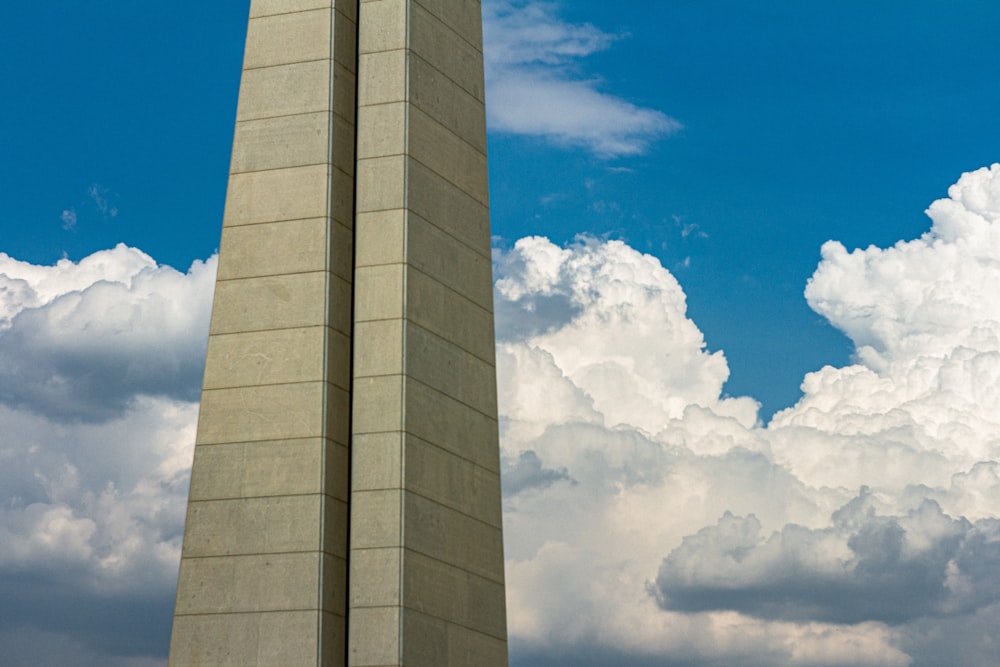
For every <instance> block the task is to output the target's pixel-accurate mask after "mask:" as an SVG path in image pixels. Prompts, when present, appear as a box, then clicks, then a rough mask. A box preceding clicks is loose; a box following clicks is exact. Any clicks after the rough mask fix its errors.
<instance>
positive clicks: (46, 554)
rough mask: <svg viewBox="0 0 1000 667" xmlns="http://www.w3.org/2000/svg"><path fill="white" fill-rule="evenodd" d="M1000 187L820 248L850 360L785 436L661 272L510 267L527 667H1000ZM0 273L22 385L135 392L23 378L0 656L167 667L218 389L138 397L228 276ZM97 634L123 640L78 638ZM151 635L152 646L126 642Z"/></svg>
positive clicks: (511, 518)
mask: <svg viewBox="0 0 1000 667" xmlns="http://www.w3.org/2000/svg"><path fill="white" fill-rule="evenodd" d="M566 48H570V47H566ZM573 48H577V47H573ZM581 48H582V47H581ZM588 48H589V47H588ZM998 183H1000V166H995V167H992V168H990V169H983V170H979V171H977V172H973V173H970V174H966V175H965V176H963V177H962V178H961V179H960V180H959V182H958V184H956V186H955V187H953V188H952V189H951V190H950V192H949V195H950V196H949V198H948V199H944V200H941V201H939V202H936V203H934V204H933V205H932V206H931V207H930V209H929V214H930V216H931V219H932V226H931V229H930V230H929V231H928V233H927V234H925V235H924V236H923V237H921V238H920V239H916V240H913V241H906V242H901V243H898V244H896V245H895V246H893V247H891V248H867V249H862V250H855V251H851V252H848V251H847V250H846V249H844V248H842V247H841V246H838V245H836V244H828V245H827V246H825V249H824V255H823V260H822V262H821V263H820V265H819V267H818V268H817V271H816V273H815V275H814V276H813V278H812V279H811V281H810V283H809V285H808V287H807V298H808V300H809V303H810V304H812V305H813V307H814V308H815V309H816V310H817V311H818V312H820V313H822V314H823V315H825V316H827V317H828V318H829V319H830V321H831V322H833V323H834V324H835V325H836V326H838V327H841V328H842V329H843V330H844V331H845V332H846V333H847V334H848V335H850V336H851V337H852V339H853V340H854V341H855V343H856V346H857V354H856V359H855V361H854V363H852V364H851V365H849V366H846V367H843V368H833V367H828V368H824V369H821V370H819V371H817V372H815V373H812V374H810V375H808V376H807V377H806V378H805V380H804V382H803V385H802V388H803V396H802V399H801V400H800V401H799V402H798V403H797V404H796V405H795V406H792V407H791V408H789V409H787V410H785V411H782V412H780V413H778V414H777V415H776V416H775V417H774V418H773V419H772V421H771V422H770V423H769V424H767V425H764V424H761V423H760V422H759V420H758V415H757V405H756V403H755V402H754V401H753V400H752V399H751V398H747V397H727V396H724V395H723V394H722V386H723V384H724V382H725V381H726V379H727V377H728V372H729V370H728V365H727V363H726V359H725V356H724V355H723V353H722V352H721V351H715V350H712V349H710V347H709V346H708V345H707V344H706V341H705V339H704V336H703V335H702V334H701V332H700V330H699V329H698V327H697V325H696V324H695V323H694V322H692V321H691V320H690V319H689V318H688V316H687V306H686V298H685V295H684V292H683V290H682V289H681V287H680V285H679V284H678V283H677V281H676V279H675V278H674V277H673V276H672V275H671V274H670V273H669V272H668V271H667V270H665V269H664V268H663V267H662V266H661V265H660V263H659V262H658V261H657V260H656V259H655V258H653V257H650V256H648V255H643V254H642V253H640V252H638V251H636V250H634V249H632V248H630V247H628V246H627V245H625V244H624V243H621V242H616V241H599V240H596V239H590V238H581V239H578V240H577V241H576V242H574V243H572V244H570V245H569V246H567V247H559V246H556V245H554V244H552V243H550V242H549V241H547V240H545V239H542V238H526V239H521V240H520V241H518V242H517V243H515V245H514V246H513V247H512V248H510V249H508V250H498V251H497V252H496V256H495V262H496V275H497V283H496V303H497V313H498V318H499V321H498V326H497V331H498V336H499V339H498V348H497V349H498V354H497V364H498V366H497V367H498V374H499V378H500V384H499V407H500V424H501V441H502V447H503V451H502V456H503V462H504V472H505V479H504V490H505V498H504V511H505V528H506V533H505V547H506V550H507V554H506V556H507V586H508V614H509V630H510V636H511V643H512V644H511V645H512V651H513V653H512V654H513V655H515V656H520V657H519V658H518V660H520V661H521V663H520V664H523V665H534V664H539V665H540V664H546V665H562V664H575V665H600V664H612V663H619V664H635V665H637V666H638V665H653V664H656V665H726V664H740V665H762V666H763V665H767V666H771V667H773V666H778V665H796V666H799V665H830V666H832V665H838V666H843V665H872V666H875V665H879V666H884V665H898V666H901V667H902V666H906V665H911V666H921V665H924V666H928V667H929V666H933V665H939V664H947V663H955V664H963V665H973V666H983V667H986V666H987V665H993V664H994V662H995V656H996V645H995V641H994V640H993V639H992V637H993V634H994V628H995V627H996V625H997V623H1000V587H998V585H997V583H996V582H998V581H1000V516H998V511H997V508H998V507H1000V424H998V419H1000V417H998V416H997V415H1000V410H998V408H1000V406H998V405H997V400H998V399H997V389H996V387H997V382H996V380H997V378H998V377H1000V343H998V341H1000V303H998V301H997V299H998V297H997V295H996V293H995V292H993V291H991V289H990V286H991V285H994V284H997V281H998V279H1000V275H998V272H1000V261H997V260H1000V245H998V244H997V238H998V231H997V230H998V229H1000V188H998V185H997V184H998ZM0 267H2V270H0V274H2V275H3V278H2V280H3V282H2V288H0V356H2V357H3V359H4V360H5V365H6V364H11V366H10V367H11V368H15V369H17V368H20V367H19V366H18V365H17V364H18V360H17V359H16V358H15V357H18V356H31V355H34V357H33V358H35V359H37V360H39V363H40V364H42V368H43V369H45V373H48V375H49V377H50V378H52V377H56V376H59V377H65V378H66V379H67V380H72V379H75V378H77V377H81V378H83V379H82V380H81V386H85V387H88V386H92V387H102V386H105V385H102V384H100V383H96V384H93V385H88V384H87V382H90V381H91V380H88V379H87V378H88V375H87V374H88V372H89V370H88V369H89V368H90V367H88V365H87V363H85V362H86V355H85V354H83V353H82V352H81V353H77V352H75V350H76V349H77V348H74V347H73V345H77V346H78V347H79V349H84V347H85V346H84V343H86V345H90V346H91V347H92V348H93V349H95V350H97V358H106V359H107V360H108V361H107V364H106V365H107V367H108V368H110V369H111V371H110V372H111V373H112V374H113V375H115V377H117V378H118V382H120V383H124V384H125V389H122V390H120V392H119V393H118V394H116V393H114V390H113V389H107V391H109V392H110V393H109V396H110V398H109V403H108V405H109V406H110V407H109V408H107V409H106V411H105V413H104V414H103V415H102V416H101V417H100V418H99V419H91V420H89V421H88V420H82V419H79V418H78V417H74V413H73V409H81V410H82V409H83V408H73V409H69V408H66V407H65V406H66V405H67V404H68V405H70V406H71V407H72V406H74V405H75V404H74V403H73V401H72V400H70V399H73V400H76V401H81V402H85V401H87V400H91V399H89V398H88V397H86V396H83V397H80V396H77V395H76V394H74V393H72V392H71V391H68V390H67V392H64V393H63V394H59V393H58V392H50V393H45V392H44V391H41V390H40V389H38V388H37V387H42V388H44V387H46V385H45V382H44V381H43V380H44V373H38V374H37V375H34V376H33V375H31V374H30V373H27V371H24V370H21V371H18V372H20V373H21V374H22V375H20V376H18V377H24V378H27V380H28V384H29V387H30V385H31V383H32V382H34V384H35V385H36V388H35V389H31V390H30V391H28V390H21V389H12V388H11V385H10V384H9V381H8V380H6V378H9V377H12V376H11V373H12V371H10V370H8V369H5V370H3V371H2V372H3V373H6V374H7V375H6V376H5V382H4V384H3V385H2V386H3V391H4V392H6V393H5V394H4V395H3V400H2V401H0V422H2V423H3V424H4V430H3V432H2V433H0V462H2V465H0V489H3V497H2V498H0V500H2V503H0V507H2V509H0V596H2V597H3V599H4V600H5V604H4V606H3V610H0V640H3V639H4V638H6V637H11V636H13V635H14V634H15V633H16V634H18V636H20V637H29V636H44V637H46V638H47V640H46V641H50V640H51V641H50V643H51V646H52V650H53V651H55V653H53V654H52V655H56V654H57V653H58V651H57V649H58V647H60V646H62V647H78V646H80V645H85V646H84V649H85V650H86V651H89V653H86V655H92V656H98V657H94V659H93V662H94V663H95V664H98V663H100V660H101V658H100V657H99V656H105V657H106V658H107V659H106V661H105V663H102V664H117V663H114V662H113V660H112V659H115V660H119V659H120V660H126V658H123V657H122V656H126V657H127V656H133V657H129V658H127V660H128V662H121V664H130V665H132V664H134V665H139V664H143V663H142V662H140V661H148V660H150V659H154V660H155V657H156V656H157V655H160V656H162V654H163V652H164V650H165V646H164V641H165V633H166V629H167V628H168V627H169V616H170V608H171V604H172V597H173V577H174V575H175V573H176V562H177V558H178V555H179V545H180V534H181V522H182V517H183V508H184V489H185V488H186V484H187V475H188V466H189V462H190V448H191V443H192V442H193V429H194V420H195V413H196V405H195V403H193V402H192V401H190V400H188V397H190V396H192V395H193V394H194V393H196V391H197V380H196V379H194V380H192V379H191V378H190V374H184V373H180V372H177V374H175V375H174V381H173V384H172V385H170V388H163V386H161V385H160V384H156V383H155V382H153V381H152V380H149V379H148V375H149V372H148V371H144V370H143V369H145V368H146V366H143V365H142V364H144V363H149V362H148V361H145V360H144V361H143V362H142V363H140V364H139V365H138V369H139V370H137V371H135V372H128V371H127V370H123V369H129V368H130V366H129V364H130V363H132V361H134V357H135V356H141V355H149V354H150V351H151V350H159V349H164V350H166V349H167V348H170V349H171V350H172V352H168V353H167V354H166V355H165V358H170V355H171V354H176V355H180V356H184V355H185V354H189V352H183V350H187V349H189V347H190V345H191V343H190V340H189V339H188V338H187V337H185V336H182V335H180V334H177V333H176V332H175V331H174V330H173V329H171V327H170V326H167V325H163V326H149V325H148V323H149V322H152V323H160V324H163V323H164V320H165V319H170V318H181V319H183V318H188V319H187V320H185V321H186V322H188V324H189V326H191V327H199V326H200V327H202V330H201V331H200V332H199V335H200V336H201V337H202V338H203V337H204V327H205V326H206V323H207V317H208V302H209V299H210V293H211V287H210V285H211V277H210V273H211V271H212V268H213V267H214V263H213V262H211V261H210V262H208V263H205V264H204V265H202V264H196V265H195V267H192V269H191V270H190V271H188V272H187V273H185V274H181V273H179V272H176V271H173V270H168V269H167V268H166V267H159V266H157V265H156V264H155V262H153V261H152V260H151V259H150V258H148V257H147V256H145V255H143V254H142V253H139V252H138V251H134V250H129V249H125V248H121V247H120V248H116V249H114V250H113V251H108V252H106V253H98V254H97V255H95V256H93V257H91V258H87V259H85V260H83V261H81V262H79V263H78V264H72V263H63V264H60V265H57V266H56V267H38V266H32V265H29V264H24V263H20V262H17V261H15V260H13V259H11V258H9V257H6V256H0ZM897 288H898V289H897ZM112 303H114V304H116V305H114V306H112ZM180 304H184V308H182V307H181V305H180ZM115 308H119V309H120V310H115ZM185 308H186V309H187V310H185ZM189 311H198V312H197V313H194V314H192V313H191V312H189ZM126 324H127V326H126ZM94 331H96V332H103V335H100V336H98V335H96V334H93V332H94ZM28 332H34V337H35V338H36V340H37V342H35V343H32V342H31V341H29V333H28ZM109 336H110V337H112V338H113V337H114V336H121V338H113V340H112V341H111V342H109V341H107V340H106V338H107V337H109ZM77 339H79V340H80V341H83V342H82V343H81V342H77ZM32 345H34V346H35V347H32ZM46 346H47V347H46ZM102 346H103V347H102ZM107 347H113V348H114V351H116V352H117V358H118V360H117V361H115V360H113V359H112V358H111V357H114V356H115V355H114V354H112V352H105V351H104V350H105V348H107ZM66 350H70V352H73V354H77V356H76V357H73V356H72V354H69V353H68V352H66ZM178 350H181V351H178ZM102 354H104V355H105V357H101V355H102ZM199 354H200V348H199ZM46 355H49V356H50V357H51V360H45V357H46ZM67 358H69V359H71V360H72V359H75V360H76V361H75V362H74V363H69V362H67V361H66V359H67ZM129 360H132V361H129ZM155 363H159V364H160V368H163V367H165V366H164V364H165V362H162V361H157V362H155ZM182 366H183V365H182V364H180V365H178V366H177V367H178V368H180V367H182ZM184 378H188V379H187V380H185V379H184ZM94 382H96V381H94ZM102 382H105V381H104V380H102ZM185 383H187V384H185ZM183 387H187V389H183ZM185 392H188V393H185ZM29 398H30V400H29ZM93 400H95V401H96V400H97V399H93ZM81 404H82V403H81ZM859 490H860V491H859ZM7 601H11V602H9V603H8V602H7ZM80 608H88V609H95V610H101V611H97V612H95V613H94V614H93V618H89V619H84V620H82V621H81V620H80V615H79V613H77V610H79V609H80ZM140 619H141V620H142V623H141V625H142V627H146V628H149V627H158V628H160V630H158V631H157V632H158V634H157V635H156V636H155V637H154V636H152V635H151V634H149V633H147V634H146V635H143V634H142V633H141V632H137V633H132V632H131V629H133V628H137V627H138V626H139V625H140V622H139V620H140ZM129 623H132V624H133V625H129ZM106 627H115V628H128V629H129V630H130V631H129V632H126V633H124V634H122V633H118V635H117V636H112V634H113V633H109V632H104V631H102V630H101V628H106ZM25 628H27V629H25ZM22 630H23V631H22ZM31 633H35V634H33V635H32V634H31ZM123 636H127V637H138V639H136V640H135V641H132V643H129V642H124V641H123V640H122V637H123ZM157 642H159V644H158V643H157ZM19 646H20V645H19ZM22 648H23V647H22ZM18 650H21V648H19V649H18ZM74 650H75V649H74ZM81 650H83V649H81ZM22 653H23V651H22ZM19 655H20V654H19ZM115 656H117V657H115ZM87 659H88V660H89V659H90V658H87ZM26 660H30V659H25V660H23V661H22V662H24V661H26ZM150 664H155V663H150Z"/></svg>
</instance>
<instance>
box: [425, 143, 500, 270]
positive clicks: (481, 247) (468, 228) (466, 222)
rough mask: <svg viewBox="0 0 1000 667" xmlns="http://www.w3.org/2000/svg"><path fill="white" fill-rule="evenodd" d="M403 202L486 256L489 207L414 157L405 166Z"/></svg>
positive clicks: (488, 243) (488, 253)
mask: <svg viewBox="0 0 1000 667" xmlns="http://www.w3.org/2000/svg"><path fill="white" fill-rule="evenodd" d="M406 178H407V184H408V189H407V194H408V197H407V200H406V203H407V206H408V207H409V208H410V210H411V211H413V212H414V213H416V214H417V215H419V216H420V217H421V218H423V219H424V220H427V221H428V222H431V223H432V224H434V225H436V226H437V227H439V228H441V229H442V230H444V231H445V232H447V233H449V234H451V235H452V236H454V237H455V238H457V239H458V240H460V241H462V242H463V243H465V244H466V245H468V246H469V247H471V248H473V249H474V250H477V251H478V252H479V253H480V254H481V255H483V256H484V257H489V256H490V214H489V208H488V207H487V206H486V205H485V204H484V203H483V202H481V201H477V200H475V199H473V198H472V197H471V196H470V195H468V194H467V193H465V192H463V191H462V190H461V189H460V188H458V186H456V185H454V184H453V183H451V182H449V181H447V180H445V179H443V178H441V177H440V176H439V175H438V174H436V173H434V172H433V171H431V170H430V169H429V168H428V167H426V166H424V165H423V164H421V163H420V162H418V161H416V160H410V161H409V162H408V163H407V169H406Z"/></svg>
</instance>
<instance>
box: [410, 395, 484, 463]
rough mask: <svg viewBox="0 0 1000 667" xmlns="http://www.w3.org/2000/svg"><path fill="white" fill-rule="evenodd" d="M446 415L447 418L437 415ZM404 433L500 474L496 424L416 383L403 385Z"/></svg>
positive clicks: (467, 407) (449, 398)
mask: <svg viewBox="0 0 1000 667" xmlns="http://www.w3.org/2000/svg"><path fill="white" fill-rule="evenodd" d="M441 414H447V415H448V416H449V418H448V419H439V418H438V417H437V415H441ZM406 415H407V420H406V432H407V433H409V434H412V435H415V436H417V437H418V438H420V439H421V440H425V441H427V442H432V443H434V444H435V445H437V446H439V447H441V448H442V449H445V450H447V451H449V452H452V453H453V454H456V455H457V456H460V457H462V458H465V459H468V460H470V461H472V462H473V463H475V464H476V465H478V466H480V467H483V468H485V469H487V470H489V471H491V472H495V473H497V474H499V473H500V454H499V445H498V443H497V422H496V419H495V418H492V417H490V416H487V415H484V414H483V413H482V412H479V411H478V410H475V409H473V408H471V407H469V406H468V405H465V404H464V403H460V402H458V401H456V400H455V399H453V398H451V397H449V396H447V395H445V394H442V393H441V392H439V391H437V390H435V389H433V388H431V387H428V386H427V385H425V384H423V383H421V382H418V381H416V380H412V379H408V380H407V383H406Z"/></svg>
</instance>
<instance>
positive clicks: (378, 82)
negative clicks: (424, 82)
mask: <svg viewBox="0 0 1000 667" xmlns="http://www.w3.org/2000/svg"><path fill="white" fill-rule="evenodd" d="M362 28H363V29H364V24H363V23H362ZM406 61H407V52H406V50H404V49H399V50H396V51H379V52H376V53H363V54H361V55H360V56H358V113H361V112H362V111H363V110H364V108H365V107H366V106H369V105H372V104H388V103H390V102H405V101H406V80H407V72H406Z"/></svg>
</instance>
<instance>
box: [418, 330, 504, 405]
mask: <svg viewBox="0 0 1000 667" xmlns="http://www.w3.org/2000/svg"><path fill="white" fill-rule="evenodd" d="M406 374H407V375H408V376H409V377H411V378H413V379H415V380H419V381H420V382H422V383H423V384H426V385H427V386H429V387H431V388H433V389H436V390H437V391H439V392H441V393H443V394H445V395H447V396H450V397H451V398H453V399H455V400H457V401H460V402H462V403H464V404H466V405H468V406H470V407H472V408H474V409H475V410H478V411H479V412H482V413H483V414H485V415H490V416H492V415H495V414H496V409H497V408H496V406H497V397H496V380H495V377H496V375H495V372H494V370H493V365H492V364H490V363H488V362H486V361H483V359H482V358H480V357H477V356H474V355H472V354H470V353H468V352H466V351H465V350H463V349H462V348H460V347H458V346H457V345H455V344H454V343H451V342H449V341H447V340H445V339H444V338H441V337H440V336H437V335H435V334H433V333H431V332H429V331H427V330H426V329H424V328H423V327H420V326H418V325H416V324H414V323H412V322H411V323H409V324H408V326H407V327H406Z"/></svg>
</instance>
